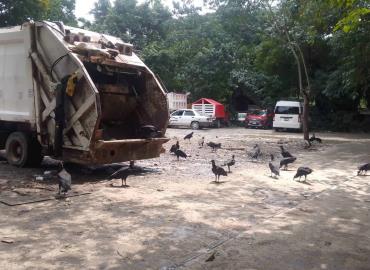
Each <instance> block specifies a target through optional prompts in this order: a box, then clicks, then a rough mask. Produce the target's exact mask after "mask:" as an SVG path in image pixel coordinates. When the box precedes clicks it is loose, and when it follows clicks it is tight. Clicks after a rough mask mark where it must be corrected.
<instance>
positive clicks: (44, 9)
mask: <svg viewBox="0 0 370 270" xmlns="http://www.w3.org/2000/svg"><path fill="white" fill-rule="evenodd" d="M74 9H75V0H0V27H4V26H15V25H20V24H22V23H24V22H25V21H27V20H50V21H63V22H64V23H66V24H70V25H71V24H72V25H75V24H76V18H75V15H74Z"/></svg>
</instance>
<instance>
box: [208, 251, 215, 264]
mask: <svg viewBox="0 0 370 270" xmlns="http://www.w3.org/2000/svg"><path fill="white" fill-rule="evenodd" d="M215 258H216V251H213V252H212V254H211V255H210V256H209V257H208V258H207V259H206V262H212V261H214V259H215Z"/></svg>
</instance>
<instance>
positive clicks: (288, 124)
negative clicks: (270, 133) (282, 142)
mask: <svg viewBox="0 0 370 270" xmlns="http://www.w3.org/2000/svg"><path fill="white" fill-rule="evenodd" d="M274 113H275V116H274V121H273V128H274V129H275V130H276V131H278V130H280V129H296V130H301V129H302V121H301V120H302V119H301V116H302V113H303V106H302V103H301V102H299V101H284V100H282V101H278V102H276V106H275V111H274Z"/></svg>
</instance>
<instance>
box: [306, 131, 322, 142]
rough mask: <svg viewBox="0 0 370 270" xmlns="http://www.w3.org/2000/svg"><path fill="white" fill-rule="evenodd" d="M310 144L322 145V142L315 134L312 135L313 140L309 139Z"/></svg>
mask: <svg viewBox="0 0 370 270" xmlns="http://www.w3.org/2000/svg"><path fill="white" fill-rule="evenodd" d="M309 141H310V142H314V141H317V142H318V143H322V140H321V139H320V138H318V137H316V136H315V133H312V136H311V138H310V139H309Z"/></svg>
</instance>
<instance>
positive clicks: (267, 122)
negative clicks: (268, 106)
mask: <svg viewBox="0 0 370 270" xmlns="http://www.w3.org/2000/svg"><path fill="white" fill-rule="evenodd" d="M273 118H274V113H273V112H272V111H271V110H255V111H253V112H251V113H248V114H247V116H246V117H245V127H246V128H248V127H259V128H264V129H265V128H272V120H273Z"/></svg>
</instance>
